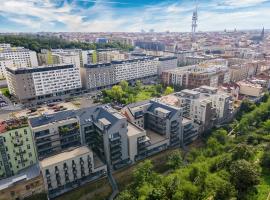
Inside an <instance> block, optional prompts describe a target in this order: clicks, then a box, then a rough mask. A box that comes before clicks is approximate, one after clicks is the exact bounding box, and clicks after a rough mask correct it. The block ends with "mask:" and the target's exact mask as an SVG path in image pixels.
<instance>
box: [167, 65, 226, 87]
mask: <svg viewBox="0 0 270 200" xmlns="http://www.w3.org/2000/svg"><path fill="white" fill-rule="evenodd" d="M229 81H230V72H229V69H228V67H227V66H224V65H211V66H208V67H206V66H202V65H194V66H187V67H180V68H177V69H173V70H168V71H164V72H163V73H162V82H163V83H164V84H166V85H177V86H181V87H184V88H191V89H192V88H197V87H200V86H201V85H208V86H211V87H217V86H218V85H221V84H223V83H227V82H229Z"/></svg>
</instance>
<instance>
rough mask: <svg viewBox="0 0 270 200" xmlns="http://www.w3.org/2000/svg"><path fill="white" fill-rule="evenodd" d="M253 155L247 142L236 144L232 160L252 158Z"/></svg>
mask: <svg viewBox="0 0 270 200" xmlns="http://www.w3.org/2000/svg"><path fill="white" fill-rule="evenodd" d="M254 156H255V153H254V149H253V148H252V147H251V146H249V145H247V144H238V145H237V146H236V147H235V148H234V149H233V154H232V159H233V160H240V159H245V160H252V159H253V158H254Z"/></svg>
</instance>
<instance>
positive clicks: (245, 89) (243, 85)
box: [237, 81, 263, 97]
mask: <svg viewBox="0 0 270 200" xmlns="http://www.w3.org/2000/svg"><path fill="white" fill-rule="evenodd" d="M237 85H239V93H240V94H242V95H246V96H251V97H260V96H261V95H262V94H263V87H262V86H261V85H259V84H256V83H251V82H247V81H239V82H237Z"/></svg>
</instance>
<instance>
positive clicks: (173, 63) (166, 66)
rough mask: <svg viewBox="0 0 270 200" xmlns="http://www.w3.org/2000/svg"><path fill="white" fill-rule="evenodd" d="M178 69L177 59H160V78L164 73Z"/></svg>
mask: <svg viewBox="0 0 270 200" xmlns="http://www.w3.org/2000/svg"><path fill="white" fill-rule="evenodd" d="M175 68H177V57H173V56H172V57H160V58H158V71H157V73H158V76H161V74H162V72H164V71H166V70H170V69H175Z"/></svg>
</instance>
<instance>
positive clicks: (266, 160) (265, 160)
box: [261, 150, 270, 168]
mask: <svg viewBox="0 0 270 200" xmlns="http://www.w3.org/2000/svg"><path fill="white" fill-rule="evenodd" d="M261 165H262V166H263V167H266V168H270V152H269V151H266V150H265V151H264V154H263V156H262V160H261Z"/></svg>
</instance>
